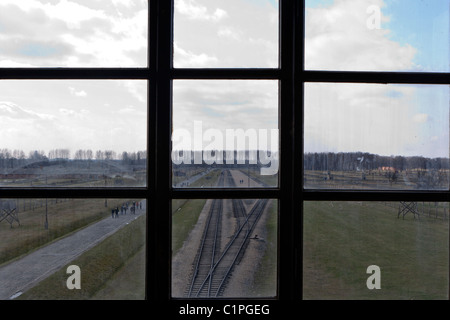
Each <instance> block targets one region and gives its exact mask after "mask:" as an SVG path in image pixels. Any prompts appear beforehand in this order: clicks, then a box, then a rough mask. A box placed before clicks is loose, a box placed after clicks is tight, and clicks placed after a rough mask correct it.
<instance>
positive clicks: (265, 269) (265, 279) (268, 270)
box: [250, 200, 278, 297]
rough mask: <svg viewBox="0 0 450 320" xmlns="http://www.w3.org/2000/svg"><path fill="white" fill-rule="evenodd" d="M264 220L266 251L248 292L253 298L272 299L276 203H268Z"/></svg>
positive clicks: (276, 230)
mask: <svg viewBox="0 0 450 320" xmlns="http://www.w3.org/2000/svg"><path fill="white" fill-rule="evenodd" d="M269 206H270V207H269V210H268V211H267V214H268V217H267V220H266V225H265V227H266V232H267V234H266V239H265V244H266V251H265V252H264V255H263V257H262V259H261V263H260V265H259V268H258V269H257V270H256V271H255V278H254V281H253V286H252V289H251V292H250V296H253V297H273V296H275V295H276V292H277V291H276V289H277V286H276V285H277V274H278V272H277V271H278V269H277V268H278V259H277V257H278V252H277V246H278V245H277V244H278V240H277V237H278V203H277V201H276V200H272V201H270V204H269Z"/></svg>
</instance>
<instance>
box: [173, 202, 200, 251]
mask: <svg viewBox="0 0 450 320" xmlns="http://www.w3.org/2000/svg"><path fill="white" fill-rule="evenodd" d="M174 201H175V200H174ZM176 203H177V204H180V202H179V201H177V202H176ZM181 203H182V204H181V206H180V207H179V208H177V209H176V210H175V212H174V213H173V214H172V254H173V255H175V254H176V253H177V252H178V250H180V249H181V247H182V246H183V242H184V241H185V240H186V239H187V237H188V235H189V233H190V232H191V230H192V228H194V226H195V224H196V223H197V221H198V217H199V216H200V213H201V211H202V209H203V207H204V206H205V203H206V200H205V199H196V200H183V201H182V202H181ZM173 207H175V203H173ZM178 209H179V210H178Z"/></svg>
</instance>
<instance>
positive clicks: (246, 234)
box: [186, 170, 269, 298]
mask: <svg viewBox="0 0 450 320" xmlns="http://www.w3.org/2000/svg"><path fill="white" fill-rule="evenodd" d="M218 183H219V186H223V185H224V184H225V183H226V184H229V185H230V186H233V185H234V180H233V177H232V176H231V173H230V172H229V171H228V170H226V171H223V174H221V176H220V178H219V182H218ZM224 201H230V200H226V199H225V200H224V199H214V200H212V203H211V207H210V209H209V212H208V217H207V220H206V225H205V229H204V231H203V236H202V239H201V243H200V245H199V248H198V252H197V255H196V258H195V260H194V265H193V272H192V276H191V281H190V285H189V288H188V290H187V292H186V296H187V297H190V298H213V297H219V296H221V295H222V294H223V291H224V290H225V286H226V284H227V282H228V280H229V279H230V277H231V276H232V272H233V270H234V267H235V266H236V264H238V263H239V261H240V260H241V259H242V257H243V255H244V252H245V249H246V247H247V245H248V242H249V239H250V236H251V234H252V231H253V230H254V228H255V226H256V224H257V222H258V220H259V218H260V217H261V215H262V214H263V212H264V209H265V208H266V206H267V203H268V201H269V200H268V199H261V200H256V202H255V204H254V206H253V207H252V209H251V210H250V211H249V212H248V213H247V212H246V210H245V207H244V204H243V202H242V199H233V200H231V201H232V208H233V212H234V215H235V218H236V219H237V221H238V224H237V227H236V230H235V233H234V234H233V235H232V236H231V237H230V238H229V241H228V243H226V245H225V246H223V249H222V250H221V249H220V248H221V244H220V241H221V234H220V233H221V222H222V218H223V217H222V215H223V209H224V204H223V202H224Z"/></svg>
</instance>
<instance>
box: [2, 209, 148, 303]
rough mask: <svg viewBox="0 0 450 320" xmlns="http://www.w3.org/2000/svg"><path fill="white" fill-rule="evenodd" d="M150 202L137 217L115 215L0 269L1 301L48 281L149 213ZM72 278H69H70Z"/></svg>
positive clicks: (133, 215) (135, 215)
mask: <svg viewBox="0 0 450 320" xmlns="http://www.w3.org/2000/svg"><path fill="white" fill-rule="evenodd" d="M145 207H146V202H145V200H143V201H142V209H140V210H136V214H130V213H128V214H127V215H120V213H119V218H116V219H112V218H111V216H108V218H105V219H103V220H101V221H99V222H96V223H94V224H91V225H89V226H87V227H86V228H83V229H82V230H80V231H78V232H75V233H72V234H70V235H68V236H67V237H64V238H63V239H61V240H58V241H55V242H52V243H50V244H48V245H46V246H44V247H42V248H39V249H37V250H35V251H33V252H32V253H30V254H28V255H26V256H24V257H23V258H20V259H18V260H15V261H13V262H11V263H9V264H6V265H4V266H2V267H0V300H7V299H13V298H14V297H16V296H18V295H20V294H21V293H23V292H25V291H26V290H28V289H30V288H31V287H33V286H34V285H36V284H37V283H39V281H42V280H43V279H45V278H47V277H48V276H50V275H51V274H53V273H54V272H56V271H58V270H59V269H60V268H62V267H63V266H65V265H66V264H67V263H69V262H70V261H72V260H74V259H75V258H76V257H78V256H79V255H81V254H82V253H83V252H85V251H87V250H89V249H90V248H92V247H94V246H96V245H97V244H98V243H99V242H101V241H102V240H103V239H105V238H107V237H108V236H109V235H111V234H113V233H114V232H116V231H117V230H119V229H120V228H122V227H123V226H125V225H127V224H128V223H129V222H130V221H132V220H134V219H136V218H137V217H138V216H140V215H142V214H144V213H145ZM68 276H69V275H68Z"/></svg>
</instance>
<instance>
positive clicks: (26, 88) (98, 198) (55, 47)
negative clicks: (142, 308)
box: [0, 0, 154, 300]
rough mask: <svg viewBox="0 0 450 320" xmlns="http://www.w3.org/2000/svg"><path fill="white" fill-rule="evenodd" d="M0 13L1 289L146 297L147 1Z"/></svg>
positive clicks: (5, 5) (12, 295) (1, 9)
mask: <svg viewBox="0 0 450 320" xmlns="http://www.w3.org/2000/svg"><path fill="white" fill-rule="evenodd" d="M0 16H1V18H0V20H1V23H0V42H1V43H2V45H1V46H2V48H3V49H2V50H1V53H0V75H1V80H0V87H1V91H2V98H1V99H0V100H1V102H0V127H1V130H0V136H1V142H0V145H1V147H0V150H1V151H0V167H1V169H0V188H1V195H0V197H1V199H0V230H1V231H0V233H1V240H0V243H1V245H0V261H1V262H0V263H1V264H2V268H1V271H0V273H1V276H0V278H1V280H0V298H1V299H5V300H6V299H16V300H55V299H62V300H96V299H100V300H103V299H106V300H117V299H136V300H144V299H145V298H146V296H147V294H146V290H147V287H146V285H145V278H146V265H147V263H146V251H147V249H148V245H147V244H146V239H147V230H146V226H147V204H148V203H149V202H150V196H149V192H148V190H149V183H148V174H147V172H148V156H147V152H148V150H150V149H149V148H148V145H149V141H150V139H149V138H148V132H149V124H148V119H149V109H148V105H149V90H148V88H149V80H150V76H149V68H148V48H149V46H148V24H149V22H148V21H149V6H148V2H147V1H129V2H125V1H103V0H102V1H96V2H93V1H89V2H86V1H40V0H30V1H22V2H16V1H2V2H1V4H0ZM152 153H153V154H154V152H152ZM125 287H126V288H127V289H125V290H123V288H125ZM117 288H122V289H120V290H118V289H117Z"/></svg>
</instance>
